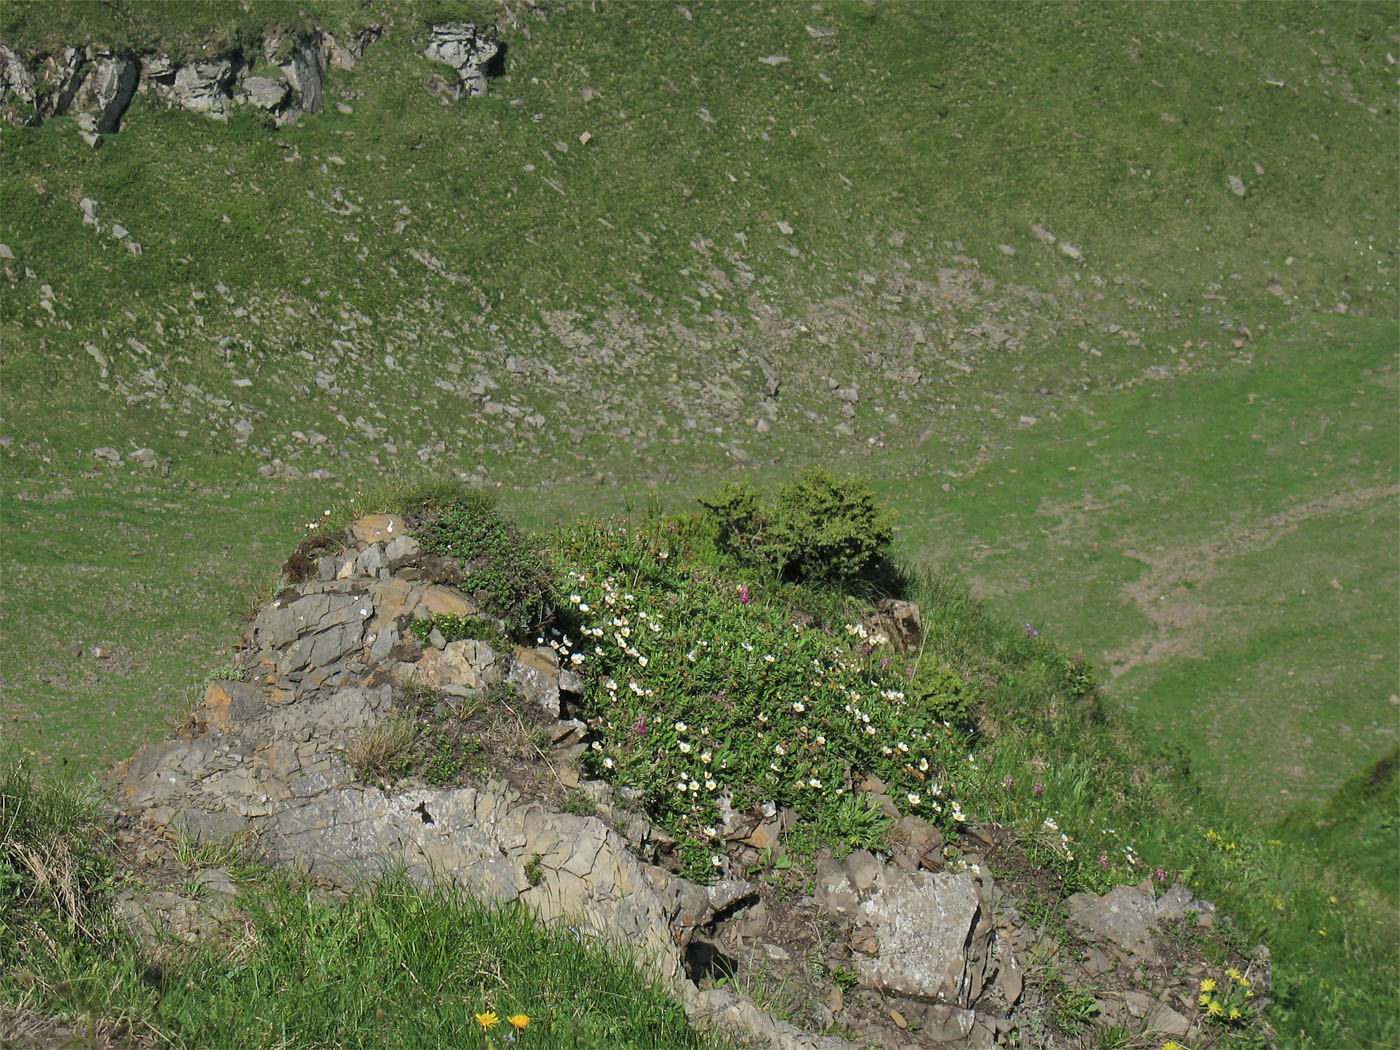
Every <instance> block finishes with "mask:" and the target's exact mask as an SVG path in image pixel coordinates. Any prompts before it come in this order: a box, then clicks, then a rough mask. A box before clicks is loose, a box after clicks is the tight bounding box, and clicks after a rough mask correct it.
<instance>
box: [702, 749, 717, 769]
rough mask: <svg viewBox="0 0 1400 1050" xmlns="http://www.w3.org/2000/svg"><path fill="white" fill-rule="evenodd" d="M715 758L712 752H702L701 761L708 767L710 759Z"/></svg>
mask: <svg viewBox="0 0 1400 1050" xmlns="http://www.w3.org/2000/svg"><path fill="white" fill-rule="evenodd" d="M713 757H714V756H713V755H711V754H710V752H708V751H702V752H700V761H701V762H704V763H705V765H707V766H708V765H709V764H710V759H711V758H713Z"/></svg>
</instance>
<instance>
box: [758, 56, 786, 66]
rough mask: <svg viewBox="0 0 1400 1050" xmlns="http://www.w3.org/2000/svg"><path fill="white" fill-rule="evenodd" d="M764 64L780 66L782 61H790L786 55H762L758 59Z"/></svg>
mask: <svg viewBox="0 0 1400 1050" xmlns="http://www.w3.org/2000/svg"><path fill="white" fill-rule="evenodd" d="M759 61H760V62H762V63H763V64H764V65H765V66H781V65H782V64H783V63H784V62H791V61H792V59H790V58H788V57H787V55H764V56H763V57H762V58H760V59H759Z"/></svg>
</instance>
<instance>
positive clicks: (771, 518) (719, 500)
mask: <svg viewBox="0 0 1400 1050" xmlns="http://www.w3.org/2000/svg"><path fill="white" fill-rule="evenodd" d="M700 505H701V506H702V507H704V508H705V513H704V518H705V520H706V522H707V523H708V525H709V528H710V531H711V537H712V539H713V541H714V543H715V546H716V547H717V548H718V549H719V550H720V551H721V552H722V553H725V554H728V555H729V556H731V557H733V558H734V559H736V560H737V561H739V562H741V563H744V564H749V565H754V566H756V567H762V568H764V569H766V570H768V571H769V572H771V573H772V574H773V575H774V576H777V577H779V578H781V579H786V580H794V581H800V582H805V583H848V582H851V581H854V580H857V579H861V578H863V577H868V576H870V575H872V574H873V573H874V572H875V571H876V570H878V569H880V568H881V567H883V566H884V565H885V564H886V563H887V561H888V555H889V547H890V543H891V541H892V540H893V539H894V526H893V515H892V514H890V513H889V512H888V511H884V510H881V509H880V508H879V507H877V506H876V504H875V497H874V496H873V495H872V494H871V492H870V487H869V485H867V484H866V483H865V482H864V481H859V480H847V481H842V480H840V479H838V478H836V477H834V476H833V475H831V474H828V473H827V472H826V471H822V470H809V471H806V472H805V473H803V474H802V476H801V477H799V478H798V479H797V480H796V481H794V482H793V483H792V484H790V485H785V486H783V487H782V488H780V489H779V490H778V491H777V493H776V494H775V496H774V498H773V500H772V501H771V502H769V501H767V500H765V499H764V498H763V497H762V496H761V495H760V494H759V493H758V492H757V491H755V490H754V488H753V487H752V486H751V485H749V484H748V483H747V482H733V483H730V484H728V485H726V486H725V487H724V488H723V489H721V490H720V491H719V492H718V493H716V494H715V495H713V496H710V497H708V498H705V499H701V500H700Z"/></svg>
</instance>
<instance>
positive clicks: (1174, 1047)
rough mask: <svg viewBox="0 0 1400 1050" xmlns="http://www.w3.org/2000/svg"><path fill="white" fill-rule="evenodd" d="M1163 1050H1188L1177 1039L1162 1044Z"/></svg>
mask: <svg viewBox="0 0 1400 1050" xmlns="http://www.w3.org/2000/svg"><path fill="white" fill-rule="evenodd" d="M1162 1050H1186V1047H1184V1046H1182V1045H1181V1044H1180V1043H1178V1042H1177V1041H1176V1040H1175V1039H1168V1040H1167V1041H1166V1042H1165V1043H1163V1044H1162Z"/></svg>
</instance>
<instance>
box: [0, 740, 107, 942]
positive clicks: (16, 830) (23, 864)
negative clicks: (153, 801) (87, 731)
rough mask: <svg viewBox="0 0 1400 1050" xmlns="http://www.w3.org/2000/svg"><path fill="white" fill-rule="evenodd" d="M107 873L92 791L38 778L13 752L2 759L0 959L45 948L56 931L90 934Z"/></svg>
mask: <svg viewBox="0 0 1400 1050" xmlns="http://www.w3.org/2000/svg"><path fill="white" fill-rule="evenodd" d="M111 873H112V863H111V860H110V858H109V856H108V853H107V851H106V830H105V828H104V827H103V826H102V823H101V821H100V819H99V817H98V815H97V810H96V807H95V806H94V804H93V802H92V800H91V798H89V797H88V796H86V795H84V794H83V793H82V792H81V791H80V790H79V789H77V788H76V787H74V786H71V785H59V786H45V785H43V784H41V783H39V782H38V781H36V779H35V776H34V774H33V772H32V770H31V769H30V768H29V767H28V766H27V765H26V764H25V763H24V762H22V761H19V760H18V759H16V758H15V757H13V756H5V757H4V758H3V759H2V760H0V962H2V963H4V964H5V966H6V967H7V968H8V967H10V966H19V965H21V964H22V963H23V961H24V959H25V958H26V956H27V955H28V954H29V953H31V952H33V953H36V954H40V955H42V954H44V953H45V951H46V950H48V949H49V948H50V947H51V946H52V943H53V941H52V939H53V937H54V936H56V935H58V933H59V932H60V931H61V932H62V933H63V934H64V935H65V936H67V937H69V938H74V937H90V936H91V935H92V932H93V926H92V924H91V918H90V916H91V913H92V911H93V908H94V903H95V900H96V899H97V898H98V897H99V896H100V894H101V891H102V889H103V888H104V887H105V886H106V884H107V880H108V878H109V877H110V875H111Z"/></svg>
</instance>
